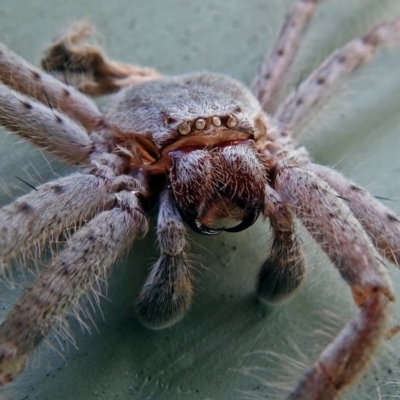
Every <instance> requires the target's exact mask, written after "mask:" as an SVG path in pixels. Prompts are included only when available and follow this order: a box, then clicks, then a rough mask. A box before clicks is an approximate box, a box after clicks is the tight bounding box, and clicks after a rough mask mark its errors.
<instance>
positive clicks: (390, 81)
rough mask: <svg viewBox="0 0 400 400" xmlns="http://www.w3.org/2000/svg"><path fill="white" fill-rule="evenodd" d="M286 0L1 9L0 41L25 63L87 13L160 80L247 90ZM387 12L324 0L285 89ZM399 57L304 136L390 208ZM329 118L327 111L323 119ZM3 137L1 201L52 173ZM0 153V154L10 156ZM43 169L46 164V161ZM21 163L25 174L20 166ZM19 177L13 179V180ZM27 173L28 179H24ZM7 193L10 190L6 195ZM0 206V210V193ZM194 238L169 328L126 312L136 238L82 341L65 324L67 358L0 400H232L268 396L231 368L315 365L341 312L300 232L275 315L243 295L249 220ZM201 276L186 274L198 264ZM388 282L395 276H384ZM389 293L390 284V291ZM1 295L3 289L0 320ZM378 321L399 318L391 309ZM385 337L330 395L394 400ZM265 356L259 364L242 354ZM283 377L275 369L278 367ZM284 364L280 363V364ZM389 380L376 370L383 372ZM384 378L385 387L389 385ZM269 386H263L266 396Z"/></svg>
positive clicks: (9, 2) (318, 258)
mask: <svg viewBox="0 0 400 400" xmlns="http://www.w3.org/2000/svg"><path fill="white" fill-rule="evenodd" d="M290 3H291V2H290V1H282V0H269V1H268V0H250V1H239V0H236V1H233V0H232V1H222V0H219V1H211V0H201V1H200V0H196V1H190V2H189V1H183V0H181V1H178V0H176V1H173V0H171V1H156V0H148V1H138V0H135V1H134V0H131V1H128V0H117V1H107V0H97V1H94V0H80V1H66V0H63V1H61V0H30V1H28V0H2V1H1V2H0V39H1V41H3V42H5V44H6V45H8V46H9V47H10V48H11V49H13V50H14V51H16V52H18V53H19V54H20V55H22V56H23V57H25V58H27V59H28V60H29V61H31V62H36V61H37V60H38V58H39V54H40V52H41V50H42V49H43V48H44V46H45V44H46V43H48V41H49V39H50V38H52V37H54V36H55V34H56V33H57V32H58V31H59V30H60V29H62V28H63V27H64V26H65V25H66V24H67V23H69V22H72V21H75V20H79V19H82V18H87V19H89V20H90V21H93V22H94V23H96V25H97V26H98V28H99V30H100V31H101V33H102V42H103V43H104V45H105V46H106V48H107V50H108V53H109V54H110V56H112V57H113V58H115V59H119V60H122V61H128V62H135V63H139V64H142V65H149V66H152V67H156V68H158V69H160V70H161V71H163V72H164V73H168V74H174V73H181V72H189V71H193V70H205V69H207V70H211V71H218V72H224V73H227V74H230V75H233V76H234V77H236V78H238V79H240V80H242V81H244V82H246V83H249V82H250V81H251V78H252V76H254V74H255V72H256V71H257V69H258V67H259V65H260V61H261V57H262V55H263V54H264V51H265V48H266V47H267V46H268V44H269V43H270V42H271V39H272V37H273V35H274V32H276V29H277V27H278V26H279V23H280V21H281V18H282V16H283V12H284V9H285V7H286V6H287V5H288V4H290ZM393 15H400V2H399V1H398V0H391V1H372V0H368V1H367V0H327V1H326V2H324V3H323V5H321V7H320V9H319V11H318V14H317V16H316V19H315V21H314V24H313V25H312V27H311V29H310V31H309V33H308V34H307V38H306V39H307V40H306V46H305V48H304V49H302V52H301V54H300V62H299V64H297V65H296V67H295V74H294V76H293V77H292V78H291V80H290V82H292V83H293V82H294V83H297V82H298V81H299V80H300V77H304V76H305V75H306V74H307V72H308V71H309V69H310V68H312V67H313V66H315V65H316V64H317V63H318V62H319V61H320V60H322V59H323V57H324V56H326V55H327V54H328V53H329V52H330V51H331V50H332V49H333V48H334V47H336V46H337V45H340V44H343V43H344V42H345V41H346V40H348V39H349V38H351V37H352V36H354V35H356V34H360V33H362V32H363V31H364V30H365V29H366V28H367V27H368V26H371V24H372V23H373V22H375V21H379V20H380V19H381V18H383V17H386V18H387V17H391V16H393ZM399 66H400V49H394V50H390V51H379V52H378V56H377V58H376V59H375V60H374V61H373V62H372V63H371V64H370V65H369V66H367V67H365V68H363V70H362V71H360V72H358V73H357V74H356V75H355V78H354V79H351V80H349V81H347V82H346V84H345V86H344V87H345V89H346V90H345V92H344V95H343V96H336V97H335V99H334V100H333V101H331V102H329V103H328V104H327V105H326V106H325V107H324V108H323V110H322V112H320V113H319V114H318V116H316V117H315V118H314V119H313V120H311V121H310V122H309V124H308V125H307V127H306V129H304V133H309V134H310V135H308V136H305V139H307V144H308V146H309V148H310V149H311V150H312V153H313V155H314V157H315V159H316V160H317V161H319V162H321V163H325V164H331V165H334V164H338V166H337V167H338V169H339V170H341V171H345V173H346V174H347V175H348V176H350V177H352V178H353V179H355V180H356V181H357V182H358V183H359V184H361V185H363V186H365V187H366V188H368V189H370V190H371V191H372V192H373V194H375V195H377V196H381V197H387V198H390V199H392V200H393V201H390V202H388V205H390V207H392V208H393V209H395V210H396V211H397V213H399V212H400V179H399V173H400V157H399V150H400V94H399V93H400V68H399ZM331 115H332V116H331ZM16 142H17V140H14V139H11V138H8V137H6V135H4V139H3V138H2V139H1V142H0V163H1V168H0V171H1V177H2V180H3V182H5V183H6V186H7V188H8V189H10V190H11V191H12V193H13V194H14V195H18V194H20V193H22V192H23V191H26V187H24V185H23V184H21V183H20V182H19V181H18V180H17V179H16V178H15V176H19V177H21V178H23V179H25V180H27V181H29V182H33V183H35V182H43V181H46V180H47V179H49V178H51V177H54V174H53V172H52V168H53V169H54V171H55V173H58V174H64V173H66V169H65V168H64V169H63V168H62V167H60V165H59V164H58V163H57V162H55V161H53V160H52V159H51V158H50V157H47V156H46V157H47V160H49V163H50V164H49V163H47V162H46V160H45V158H44V156H43V155H42V154H40V153H39V152H36V151H34V150H32V148H31V147H30V146H29V145H26V144H22V145H21V144H18V145H16V144H14V143H16ZM11 154H12V155H11ZM50 165H51V167H52V168H50ZM35 168H36V169H37V172H36V170H35ZM25 171H26V172H25ZM30 175H31V177H30ZM18 187H22V190H20V189H18ZM0 195H1V199H0V202H1V204H6V203H8V202H9V201H10V198H9V196H8V195H7V194H6V193H5V191H4V190H1V192H0ZM193 237H194V240H195V241H196V242H197V243H198V245H197V246H195V247H194V253H195V254H197V255H200V256H196V260H197V262H198V274H197V275H198V282H197V285H196V287H197V290H196V294H195V299H194V304H193V307H192V309H191V310H190V312H189V313H188V315H187V316H186V318H185V319H184V320H182V321H181V322H180V323H178V324H177V325H176V326H174V327H172V328H170V329H168V330H164V331H157V332H152V331H149V330H147V329H145V328H143V327H142V326H141V325H140V324H139V322H138V320H137V318H136V316H135V314H134V311H133V307H134V301H135V298H136V296H137V294H138V290H139V287H140V285H141V282H143V279H144V275H145V270H146V268H147V267H148V266H149V264H151V262H152V261H153V260H154V259H155V257H156V256H157V253H156V250H155V245H154V235H153V234H150V235H149V236H148V237H147V238H146V239H145V240H144V241H143V242H140V243H137V244H136V245H135V247H134V249H133V250H132V252H131V254H130V256H129V259H128V261H127V262H126V263H124V264H125V266H124V267H119V268H118V269H116V270H115V273H114V274H113V276H112V279H111V282H110V284H109V288H108V294H107V295H108V298H109V299H110V301H106V300H105V301H103V303H102V311H103V314H104V319H105V322H104V321H103V320H102V317H101V315H100V313H97V314H96V316H95V320H96V324H97V327H98V330H99V333H97V332H96V330H95V329H93V334H92V335H88V334H84V335H82V333H81V330H80V328H79V327H77V326H76V324H73V325H74V326H73V327H74V333H75V335H76V339H77V344H78V346H79V351H77V350H75V349H74V348H72V346H70V349H69V351H68V353H66V354H65V362H64V361H63V359H62V358H61V357H60V356H59V355H58V354H56V353H54V352H53V351H48V350H46V348H45V346H43V347H42V348H41V351H40V355H39V356H36V357H34V358H33V361H32V362H31V364H30V367H29V368H28V370H27V371H25V373H24V374H23V375H22V376H21V377H20V378H19V379H18V381H17V382H16V383H15V384H13V385H12V386H11V387H9V388H7V389H5V390H3V391H2V392H1V393H3V395H4V398H7V399H19V400H22V399H29V400H33V399H40V400H45V399H54V400H58V399H63V400H69V399H71V400H72V399H85V400H86V399H138V400H144V399H166V400H168V399H182V400H186V399H194V400H197V399H199V400H200V399H201V400H205V399H212V400H216V399H221V400H222V399H224V400H225V399H237V398H244V397H245V394H244V392H243V391H247V392H248V393H250V394H254V395H257V394H258V395H261V394H264V395H265V396H266V398H268V399H272V398H282V397H283V395H282V393H281V394H277V393H276V392H275V391H273V390H272V389H271V388H268V387H264V386H263V385H262V384H260V382H259V381H258V380H257V379H255V377H252V376H248V375H246V374H245V373H244V372H245V369H246V367H251V366H259V367H263V368H265V369H264V370H262V371H260V370H259V371H257V372H256V374H258V375H262V376H263V377H264V378H265V379H266V380H268V381H271V382H275V383H276V382H284V383H285V385H286V386H289V387H290V386H291V385H292V384H293V381H294V380H295V378H296V377H297V376H298V374H299V371H297V370H294V372H296V373H294V372H293V371H292V372H290V374H289V375H287V373H286V372H285V367H287V366H289V363H288V362H287V361H285V360H283V356H285V355H287V356H292V357H293V358H294V359H296V360H298V361H305V362H310V361H307V360H315V354H316V353H317V352H318V350H320V349H321V347H322V346H323V345H326V344H327V343H328V341H329V339H328V338H327V337H326V336H325V335H319V334H318V333H316V332H315V331H316V330H318V329H324V325H325V324H326V323H329V322H331V324H330V325H329V326H328V328H329V327H331V326H332V321H331V320H332V315H331V314H328V311H332V312H333V313H334V315H335V318H334V320H335V321H336V320H337V322H333V326H334V329H333V331H336V330H337V329H338V327H340V326H342V325H343V323H344V321H346V320H347V319H348V318H349V317H350V316H351V315H352V313H353V312H354V311H355V307H354V306H353V305H352V301H351V297H350V295H349V293H348V292H349V291H348V289H347V288H346V286H345V284H344V283H343V282H342V281H341V280H340V279H339V278H338V276H337V275H338V274H337V273H336V272H335V271H334V269H333V268H332V267H331V266H330V265H329V264H328V263H327V262H326V260H325V258H324V256H323V255H321V254H320V253H319V252H318V251H316V250H315V246H313V245H311V244H309V242H310V241H309V240H308V239H307V238H306V237H305V238H304V241H305V242H306V244H307V248H308V254H309V264H310V267H311V269H312V271H311V273H310V274H309V276H308V277H307V282H306V284H305V285H304V287H303V289H302V290H301V292H299V294H298V295H297V296H296V297H294V298H293V299H292V300H290V301H289V302H287V303H285V304H284V305H282V306H280V307H276V308H265V307H263V306H261V305H259V304H258V303H257V302H256V301H255V298H254V294H253V287H254V281H255V276H256V274H257V270H258V267H259V265H260V264H261V263H262V261H263V259H265V257H266V254H267V250H266V247H265V243H266V242H267V241H268V237H269V236H268V228H267V225H263V224H261V223H259V224H258V225H257V226H255V227H254V228H252V229H251V230H249V231H247V232H244V233H242V234H235V235H233V234H231V235H229V234H226V235H220V236H219V237H216V238H206V237H199V236H197V235H193ZM201 264H202V265H203V266H204V267H205V268H202V267H201V266H200V265H201ZM390 271H392V272H393V271H394V273H392V275H393V278H394V280H395V281H399V273H398V272H397V271H395V269H394V268H393V267H390ZM396 287H397V289H398V290H397V292H398V293H400V287H399V285H398V284H396ZM15 296H16V294H12V295H11V296H10V295H9V292H8V291H7V290H3V291H2V293H1V295H0V297H1V301H2V303H3V304H4V307H3V308H2V311H3V312H5V311H6V310H8V309H9V307H11V305H12V302H14V301H15ZM394 315H395V317H394V322H395V323H398V321H399V319H400V309H399V306H398V305H397V306H396V309H395V314H394ZM399 344H400V338H394V339H393V340H392V341H391V343H390V344H389V346H386V347H387V348H386V349H385V350H383V355H382V356H381V357H379V358H378V359H377V363H376V364H375V365H374V366H373V367H372V368H371V370H370V372H369V374H368V375H366V376H364V377H363V378H362V379H361V380H360V383H358V384H357V385H356V387H355V390H353V391H352V392H351V393H347V394H345V395H344V396H343V398H345V399H371V400H372V399H379V396H378V392H377V387H378V386H381V385H383V384H384V383H386V382H389V384H386V385H384V386H382V388H381V396H382V397H381V398H382V399H387V398H389V397H388V396H389V395H391V396H396V395H397V396H400V389H398V388H397V387H396V384H395V382H396V381H399V379H400V368H399V365H398V362H399V359H398V356H397V354H398V350H396V348H397V347H398V346H399ZM258 350H263V351H273V352H276V353H278V354H279V355H281V356H282V358H281V359H276V358H273V357H270V358H263V356H262V355H259V354H251V353H252V352H255V351H258ZM289 368H290V367H289ZM292 369H293V368H292ZM389 371H390V372H389ZM390 382H392V383H390ZM278 393H279V392H278Z"/></svg>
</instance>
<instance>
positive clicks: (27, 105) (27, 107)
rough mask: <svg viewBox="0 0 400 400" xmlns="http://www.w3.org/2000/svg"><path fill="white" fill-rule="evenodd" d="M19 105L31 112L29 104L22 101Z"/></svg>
mask: <svg viewBox="0 0 400 400" xmlns="http://www.w3.org/2000/svg"><path fill="white" fill-rule="evenodd" d="M21 103H22V105H23V106H24V107H25V109H27V110H32V108H33V106H32V104H31V103H27V102H25V101H22V102H21Z"/></svg>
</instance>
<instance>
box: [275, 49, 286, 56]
mask: <svg viewBox="0 0 400 400" xmlns="http://www.w3.org/2000/svg"><path fill="white" fill-rule="evenodd" d="M276 54H278V56H279V57H282V56H283V55H284V54H285V51H284V50H283V49H279V50H278V51H277V52H276Z"/></svg>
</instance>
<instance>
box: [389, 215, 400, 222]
mask: <svg viewBox="0 0 400 400" xmlns="http://www.w3.org/2000/svg"><path fill="white" fill-rule="evenodd" d="M386 217H387V219H388V220H389V221H391V222H400V221H399V219H398V218H397V217H396V216H395V215H393V214H387V216H386Z"/></svg>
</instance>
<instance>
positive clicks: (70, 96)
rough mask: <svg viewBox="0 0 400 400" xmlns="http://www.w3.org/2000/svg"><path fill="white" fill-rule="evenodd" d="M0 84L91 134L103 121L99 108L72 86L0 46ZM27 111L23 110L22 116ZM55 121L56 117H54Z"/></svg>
mask: <svg viewBox="0 0 400 400" xmlns="http://www.w3.org/2000/svg"><path fill="white" fill-rule="evenodd" d="M0 81H1V82H3V83H4V84H5V85H7V86H9V87H11V88H12V89H14V90H16V91H18V92H20V93H23V94H25V95H27V96H30V97H33V98H34V99H36V100H38V101H40V102H41V103H43V104H44V105H46V106H50V107H51V108H55V109H57V110H60V111H62V112H64V113H65V114H67V115H68V116H69V117H70V118H72V119H74V120H76V121H78V122H79V123H80V124H81V125H82V126H84V127H85V128H86V129H87V130H88V131H91V130H93V129H94V128H96V127H97V125H98V124H99V123H100V122H101V121H102V118H103V117H102V115H101V113H100V112H99V110H98V108H97V106H96V105H95V104H94V103H93V102H92V101H91V100H90V99H88V98H87V97H86V96H84V95H82V93H79V92H78V91H77V90H76V89H74V88H73V87H71V86H67V85H65V84H64V83H61V82H60V81H59V80H57V79H55V78H54V77H52V76H50V75H49V74H46V73H43V72H42V71H40V70H39V69H37V68H35V67H34V66H33V65H30V64H29V63H27V62H26V61H25V60H24V59H23V58H22V57H19V56H17V55H16V54H14V53H13V52H12V51H10V50H9V49H7V47H5V46H4V45H1V44H0ZM25 112H26V110H24V111H23V113H22V115H23V114H24V113H25ZM53 119H55V117H53Z"/></svg>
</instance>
